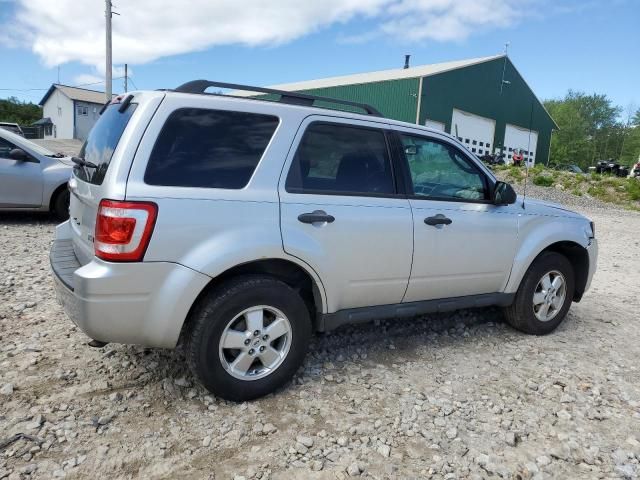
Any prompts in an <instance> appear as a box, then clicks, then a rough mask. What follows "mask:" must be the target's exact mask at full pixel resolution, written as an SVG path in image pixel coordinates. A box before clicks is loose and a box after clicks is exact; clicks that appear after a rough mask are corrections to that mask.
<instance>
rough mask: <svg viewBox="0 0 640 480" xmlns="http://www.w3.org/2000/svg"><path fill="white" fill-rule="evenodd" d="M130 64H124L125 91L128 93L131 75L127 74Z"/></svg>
mask: <svg viewBox="0 0 640 480" xmlns="http://www.w3.org/2000/svg"><path fill="white" fill-rule="evenodd" d="M127 67H128V65H127V64H126V63H125V64H124V93H127V80H129V75H128V74H127V70H128V68H127Z"/></svg>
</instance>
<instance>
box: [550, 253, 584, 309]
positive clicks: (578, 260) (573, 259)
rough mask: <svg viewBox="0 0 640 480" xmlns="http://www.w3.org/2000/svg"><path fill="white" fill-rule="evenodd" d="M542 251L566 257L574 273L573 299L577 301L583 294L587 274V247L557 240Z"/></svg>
mask: <svg viewBox="0 0 640 480" xmlns="http://www.w3.org/2000/svg"><path fill="white" fill-rule="evenodd" d="M543 252H557V253H560V254H562V255H564V256H565V257H567V259H568V260H569V262H570V263H571V266H572V267H573V273H574V274H575V282H576V287H575V292H574V294H573V301H574V302H579V301H580V299H581V298H582V295H583V294H584V289H585V287H586V285H587V277H588V276H589V253H588V252H587V249H586V248H584V247H583V246H582V245H579V244H577V243H575V242H557V243H554V244H551V245H549V246H548V247H547V248H545V249H544V250H543Z"/></svg>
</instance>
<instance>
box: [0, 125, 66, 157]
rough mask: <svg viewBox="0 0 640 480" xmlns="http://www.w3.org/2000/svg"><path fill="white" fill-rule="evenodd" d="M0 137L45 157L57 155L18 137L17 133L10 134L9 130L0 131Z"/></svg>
mask: <svg viewBox="0 0 640 480" xmlns="http://www.w3.org/2000/svg"><path fill="white" fill-rule="evenodd" d="M0 137H2V138H4V139H5V140H7V141H9V142H11V143H13V144H14V145H16V146H17V147H20V148H26V149H29V150H32V151H34V152H35V153H38V154H40V155H45V156H51V155H55V154H54V153H53V152H52V151H50V150H47V149H46V148H44V147H41V146H40V145H38V144H36V143H33V142H32V141H30V140H27V139H26V138H24V137H22V136H20V135H16V134H15V133H13V132H10V131H9V130H4V129H0Z"/></svg>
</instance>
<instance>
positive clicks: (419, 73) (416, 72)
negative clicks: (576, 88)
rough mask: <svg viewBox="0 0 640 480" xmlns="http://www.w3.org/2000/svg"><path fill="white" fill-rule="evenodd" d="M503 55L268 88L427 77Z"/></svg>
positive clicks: (294, 88)
mask: <svg viewBox="0 0 640 480" xmlns="http://www.w3.org/2000/svg"><path fill="white" fill-rule="evenodd" d="M503 57H504V54H500V55H493V56H491V57H480V58H470V59H467V60H456V61H453V62H444V63H434V64H431V65H419V66H416V67H409V68H394V69H392V70H380V71H377V72H366V73H356V74H354V75H344V76H340V77H329V78H320V79H318V80H309V81H305V82H295V83H283V84H280V85H270V86H269V88H274V89H278V90H292V91H299V90H310V89H314V88H326V87H336V86H342V85H357V84H362V83H372V82H383V81H386V80H398V79H403V78H417V77H428V76H430V75H437V74H439V73H443V72H448V71H450V70H457V69H459V68H464V67H469V66H471V65H476V64H478V63H484V62H490V61H491V60H495V59H497V58H503ZM233 95H236V96H245V97H250V96H253V95H255V93H247V92H237V91H235V92H233Z"/></svg>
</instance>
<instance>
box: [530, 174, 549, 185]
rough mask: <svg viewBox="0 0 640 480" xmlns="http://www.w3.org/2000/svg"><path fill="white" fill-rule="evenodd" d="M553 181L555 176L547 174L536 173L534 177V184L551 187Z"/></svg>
mask: <svg viewBox="0 0 640 480" xmlns="http://www.w3.org/2000/svg"><path fill="white" fill-rule="evenodd" d="M553 183H554V179H553V177H548V176H546V175H536V176H535V177H533V184H534V185H538V186H540V187H551V186H552V185H553Z"/></svg>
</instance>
